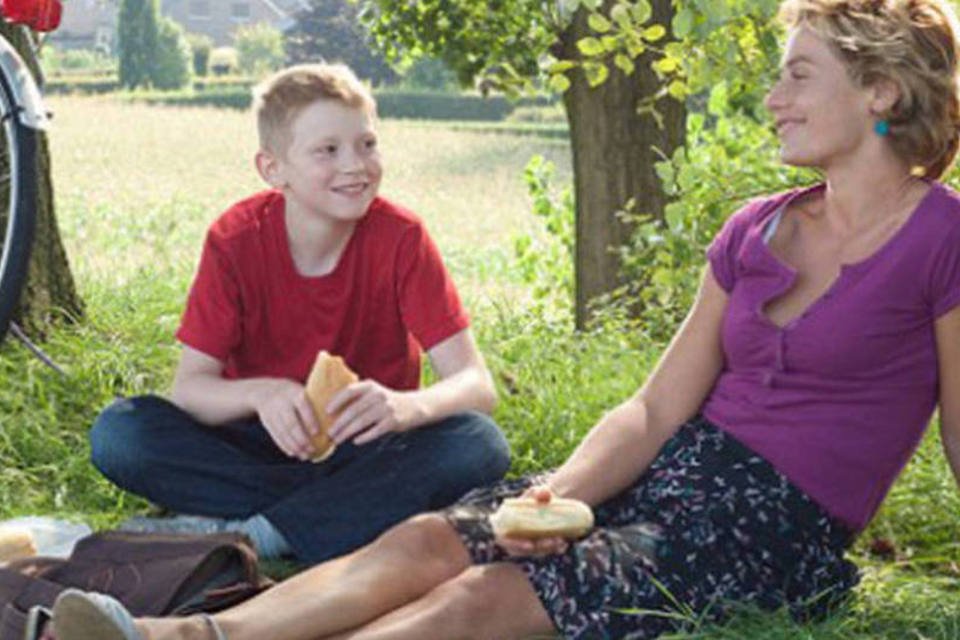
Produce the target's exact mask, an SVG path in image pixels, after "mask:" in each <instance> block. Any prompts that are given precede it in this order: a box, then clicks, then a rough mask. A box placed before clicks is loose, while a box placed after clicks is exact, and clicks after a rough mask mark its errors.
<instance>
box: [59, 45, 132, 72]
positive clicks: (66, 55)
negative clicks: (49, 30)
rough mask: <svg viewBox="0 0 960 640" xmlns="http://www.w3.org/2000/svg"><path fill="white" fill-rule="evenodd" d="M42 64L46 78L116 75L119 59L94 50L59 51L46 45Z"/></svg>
mask: <svg viewBox="0 0 960 640" xmlns="http://www.w3.org/2000/svg"><path fill="white" fill-rule="evenodd" d="M40 64H41V65H42V67H43V73H44V74H45V75H46V76H48V77H49V76H54V75H60V74H82V75H93V74H111V73H116V70H117V59H116V58H114V57H111V56H108V55H106V54H104V53H103V52H101V51H94V50H92V49H63V50H60V49H57V48H55V47H52V46H50V45H49V44H47V45H45V46H44V47H43V48H42V49H40Z"/></svg>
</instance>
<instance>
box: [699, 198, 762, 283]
mask: <svg viewBox="0 0 960 640" xmlns="http://www.w3.org/2000/svg"><path fill="white" fill-rule="evenodd" d="M763 204H764V201H762V200H758V201H753V202H751V203H749V204H747V205H745V206H744V207H743V208H741V209H740V210H739V211H737V212H736V213H734V214H733V215H732V216H730V217H729V218H728V219H727V221H726V222H725V223H724V224H723V227H722V228H721V229H720V232H719V233H717V235H716V236H715V237H714V239H713V241H712V242H711V243H710V245H709V246H708V247H707V261H708V262H709V263H710V269H711V271H712V272H713V277H714V278H715V279H716V281H717V284H719V285H720V287H721V288H722V289H723V290H724V291H726V292H727V293H730V292H731V291H733V286H734V284H736V281H737V273H738V269H737V264H738V262H739V256H740V251H741V249H742V247H743V242H744V240H745V239H746V236H747V231H748V230H749V229H750V226H751V225H752V224H753V223H754V222H755V220H756V218H757V214H758V213H759V212H760V210H761V209H762V208H763Z"/></svg>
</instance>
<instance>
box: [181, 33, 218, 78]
mask: <svg viewBox="0 0 960 640" xmlns="http://www.w3.org/2000/svg"><path fill="white" fill-rule="evenodd" d="M187 42H188V43H189V44H190V50H191V51H193V73H194V75H197V76H205V75H207V73H208V72H209V71H210V51H212V50H213V40H212V39H211V38H210V36H207V35H204V34H202V33H191V34H189V35H187Z"/></svg>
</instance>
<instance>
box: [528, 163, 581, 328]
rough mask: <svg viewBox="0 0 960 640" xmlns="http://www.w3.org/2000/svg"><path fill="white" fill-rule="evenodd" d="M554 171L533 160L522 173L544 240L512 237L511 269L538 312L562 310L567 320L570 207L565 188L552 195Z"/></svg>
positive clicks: (571, 228)
mask: <svg viewBox="0 0 960 640" xmlns="http://www.w3.org/2000/svg"><path fill="white" fill-rule="evenodd" d="M554 172H555V167H554V164H553V163H552V162H549V161H547V160H545V159H544V158H543V156H539V155H537V156H533V157H532V158H531V159H530V162H528V163H527V166H526V168H525V169H524V171H523V177H524V180H525V181H526V183H527V190H528V192H529V194H530V198H531V200H532V203H533V207H532V211H533V213H534V215H536V216H537V217H538V218H539V219H540V220H541V221H542V222H543V225H544V231H545V232H546V233H545V236H544V237H542V238H540V237H537V236H534V235H530V234H523V235H519V236H516V237H514V241H513V248H514V257H515V269H516V271H517V273H519V275H520V277H521V278H522V280H523V282H525V283H526V284H527V285H529V286H530V287H531V289H532V293H533V298H534V300H535V301H537V303H538V308H539V309H540V310H541V312H545V311H548V310H553V309H562V310H563V311H564V312H565V313H566V314H567V316H568V317H569V313H570V311H571V309H570V304H571V302H572V301H573V257H574V256H573V251H574V206H573V192H572V190H571V188H570V187H569V186H568V187H566V188H564V189H562V190H561V191H560V192H559V193H557V194H555V193H554V189H553V188H552V185H551V182H552V181H553V177H554Z"/></svg>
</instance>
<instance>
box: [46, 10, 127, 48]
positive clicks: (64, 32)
mask: <svg viewBox="0 0 960 640" xmlns="http://www.w3.org/2000/svg"><path fill="white" fill-rule="evenodd" d="M118 7H119V3H118V2H117V1H116V0H69V2H64V3H63V17H62V20H61V22H60V27H59V28H58V29H57V30H56V31H54V32H53V33H51V34H50V35H49V36H47V41H48V42H50V43H51V44H53V45H54V46H55V47H57V48H58V49H95V50H98V51H102V52H104V53H114V52H115V51H116V45H117V10H118Z"/></svg>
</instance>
